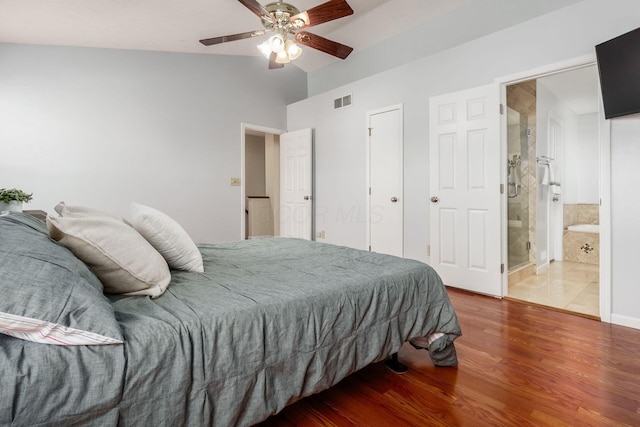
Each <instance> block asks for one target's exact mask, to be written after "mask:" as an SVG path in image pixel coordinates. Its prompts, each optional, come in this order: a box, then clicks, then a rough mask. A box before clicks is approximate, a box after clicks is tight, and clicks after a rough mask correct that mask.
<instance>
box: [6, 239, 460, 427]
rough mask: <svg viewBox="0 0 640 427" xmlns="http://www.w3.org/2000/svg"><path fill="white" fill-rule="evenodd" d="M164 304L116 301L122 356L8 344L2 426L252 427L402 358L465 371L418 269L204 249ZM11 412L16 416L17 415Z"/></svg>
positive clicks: (294, 251)
mask: <svg viewBox="0 0 640 427" xmlns="http://www.w3.org/2000/svg"><path fill="white" fill-rule="evenodd" d="M200 249H201V252H202V254H203V259H204V265H205V272H204V273H189V272H179V271H172V282H171V284H170V286H169V288H168V290H167V291H166V293H165V294H164V295H163V296H161V297H160V298H158V299H150V298H148V297H141V296H112V297H110V299H111V301H112V305H113V308H114V311H115V315H116V319H117V320H118V323H119V325H120V327H121V330H122V336H123V337H124V344H123V345H107V346H78V347H64V346H54V345H44V344H36V343H31V342H27V341H23V340H19V339H17V338H12V337H9V336H4V335H0V375H2V378H0V387H1V389H0V398H1V399H2V400H3V402H2V403H1V404H0V408H2V409H3V411H5V413H2V414H0V425H60V426H70V425H100V426H104V425H114V426H115V425H122V426H143V425H149V426H206V425H220V426H227V425H251V424H254V423H257V422H260V421H261V420H264V419H265V418H267V417H268V416H269V415H270V414H273V413H276V412H278V411H280V410H281V409H282V408H284V407H285V406H286V405H287V404H289V403H291V402H293V401H295V400H297V399H299V398H301V397H303V396H307V395H310V394H312V393H315V392H318V391H320V390H323V389H326V388H328V387H330V386H332V385H333V384H335V383H337V382H338V381H340V380H341V379H342V378H344V377H345V376H347V375H349V374H350V373H352V372H354V371H356V370H358V369H360V368H362V367H364V366H366V365H368V364H370V363H372V362H375V361H379V360H382V359H384V358H386V357H387V356H388V355H390V354H392V353H394V352H396V351H398V349H399V348H400V346H401V345H402V343H403V342H405V341H408V340H410V339H412V338H416V337H423V336H429V335H431V334H432V333H435V332H441V333H443V334H444V335H443V336H442V337H440V338H439V339H438V340H436V342H434V343H433V344H432V345H431V346H430V347H429V350H430V351H431V354H432V358H433V360H434V362H435V363H436V364H443V365H452V364H455V363H456V360H455V349H454V347H453V340H454V339H455V338H456V337H457V336H459V335H460V328H459V325H458V322H457V319H456V316H455V313H454V310H453V308H452V306H451V304H450V302H449V299H448V297H447V294H446V291H445V288H444V286H443V285H442V282H441V280H440V278H439V277H438V275H437V274H436V273H435V271H434V270H433V269H431V268H430V267H429V266H427V265H425V264H423V263H420V262H417V261H411V260H406V259H400V258H396V257H391V256H385V255H380V254H376V253H369V252H364V251H359V250H354V249H349V248H344V247H338V246H333V245H328V244H322V243H316V242H307V241H301V240H296V239H258V240H248V241H243V242H235V243H227V244H216V245H202V246H201V247H200ZM6 411H10V413H6Z"/></svg>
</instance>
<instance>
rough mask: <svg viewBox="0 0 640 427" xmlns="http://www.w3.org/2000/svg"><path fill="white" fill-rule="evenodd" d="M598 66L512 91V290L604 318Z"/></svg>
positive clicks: (509, 151)
mask: <svg viewBox="0 0 640 427" xmlns="http://www.w3.org/2000/svg"><path fill="white" fill-rule="evenodd" d="M598 92H599V88H598V71H597V67H596V65H590V66H586V67H580V68H576V69H572V70H569V71H563V72H558V73H554V74H550V75H545V76H543V77H539V78H535V79H531V80H527V81H520V82H517V83H515V84H511V85H508V86H507V87H506V93H507V113H506V114H507V159H506V163H507V164H506V165H505V170H506V175H507V177H506V182H507V185H506V192H507V218H508V225H507V245H508V249H507V252H508V257H507V258H508V260H507V261H508V292H507V297H508V298H511V299H517V300H525V301H528V302H532V303H536V304H540V305H545V306H549V307H553V308H556V309H559V310H563V311H568V312H572V313H576V314H580V315H583V316H587V317H593V318H600V272H599V267H600V266H599V264H600V245H599V234H598V228H599V224H600V218H599V209H600V200H601V194H600V183H599V179H600V170H599V166H600V153H601V150H600V145H599V141H600V136H599V129H600V126H601V114H600V101H599V99H598Z"/></svg>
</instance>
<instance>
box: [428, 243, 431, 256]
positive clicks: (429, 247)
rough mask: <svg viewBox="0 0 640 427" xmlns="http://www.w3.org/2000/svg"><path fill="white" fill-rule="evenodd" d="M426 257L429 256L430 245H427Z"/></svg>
mask: <svg viewBox="0 0 640 427" xmlns="http://www.w3.org/2000/svg"><path fill="white" fill-rule="evenodd" d="M427 256H431V245H427Z"/></svg>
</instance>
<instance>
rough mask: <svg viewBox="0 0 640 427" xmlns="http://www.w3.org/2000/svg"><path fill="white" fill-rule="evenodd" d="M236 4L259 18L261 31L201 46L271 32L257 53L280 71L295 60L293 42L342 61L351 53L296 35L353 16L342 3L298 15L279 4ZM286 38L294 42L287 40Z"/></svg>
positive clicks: (244, 1)
mask: <svg viewBox="0 0 640 427" xmlns="http://www.w3.org/2000/svg"><path fill="white" fill-rule="evenodd" d="M238 1H239V2H240V3H242V4H243V5H244V6H245V7H246V8H247V9H249V10H250V11H251V12H253V13H254V14H256V15H258V16H259V17H260V19H261V21H262V25H263V26H264V28H265V29H264V30H255V31H248V32H246V33H240V34H232V35H228V36H221V37H213V38H210V39H203V40H200V43H202V44H203V45H205V46H211V45H214V44H220V43H226V42H231V41H235V40H242V39H248V38H253V37H259V36H262V35H264V34H266V33H268V32H274V33H275V34H274V35H273V36H271V37H270V38H269V39H268V40H267V41H265V42H263V43H262V44H260V45H258V49H259V50H260V52H262V54H263V55H264V56H265V57H267V58H268V59H269V69H272V68H282V67H284V64H286V63H287V62H290V61H292V60H294V59H296V58H298V57H299V56H300V54H301V53H302V50H301V49H300V47H299V46H298V45H297V44H296V42H297V43H300V44H301V45H304V46H309V47H311V48H314V49H318V50H320V51H322V52H325V53H328V54H329V55H333V56H336V57H338V58H340V59H345V58H346V57H347V56H349V54H350V53H351V52H352V51H353V48H351V47H349V46H345V45H343V44H340V43H338V42H334V41H332V40H328V39H325V38H324V37H320V36H318V35H316V34H312V33H310V32H308V31H299V30H301V29H304V28H309V27H311V26H314V25H318V24H322V23H325V22H329V21H333V20H334V19H339V18H343V17H345V16H349V15H351V14H353V9H351V6H349V5H348V4H347V2H346V1H345V0H329V1H327V2H326V3H322V4H320V5H318V6H315V7H312V8H311V9H309V10H307V11H305V12H300V11H299V10H298V8H296V7H295V6H293V5H290V4H288V3H284V2H283V1H282V0H278V1H277V2H275V3H269V4H267V5H266V6H262V5H261V4H260V3H258V2H257V1H256V0H238ZM290 34H291V35H292V36H293V39H294V40H295V41H294V40H292V39H290V38H289V35H290Z"/></svg>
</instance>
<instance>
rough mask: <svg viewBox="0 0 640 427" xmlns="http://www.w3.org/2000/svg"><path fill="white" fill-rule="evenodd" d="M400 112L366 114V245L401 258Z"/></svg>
mask: <svg viewBox="0 0 640 427" xmlns="http://www.w3.org/2000/svg"><path fill="white" fill-rule="evenodd" d="M402 138H403V137H402V110H401V109H400V107H392V108H390V109H388V110H380V111H378V112H373V113H370V114H369V246H370V248H371V251H373V252H379V253H384V254H389V255H395V256H399V257H401V256H403V201H404V200H403V192H402V174H403V159H402V145H403V142H402Z"/></svg>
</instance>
